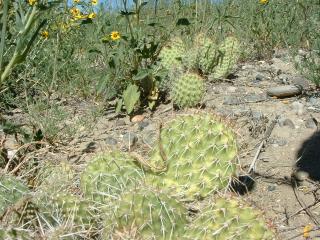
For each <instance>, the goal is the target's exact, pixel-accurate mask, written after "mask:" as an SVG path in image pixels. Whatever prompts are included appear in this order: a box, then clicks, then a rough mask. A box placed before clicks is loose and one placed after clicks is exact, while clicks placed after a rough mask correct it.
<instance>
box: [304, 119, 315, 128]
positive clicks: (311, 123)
mask: <svg viewBox="0 0 320 240" xmlns="http://www.w3.org/2000/svg"><path fill="white" fill-rule="evenodd" d="M305 126H306V128H312V129H316V128H317V124H316V123H315V121H314V120H313V118H308V119H307V120H306V121H305Z"/></svg>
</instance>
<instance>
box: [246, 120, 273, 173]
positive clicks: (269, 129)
mask: <svg viewBox="0 0 320 240" xmlns="http://www.w3.org/2000/svg"><path fill="white" fill-rule="evenodd" d="M278 118H279V115H277V116H276V117H275V118H274V119H273V121H272V122H271V124H270V126H269V127H268V129H267V130H266V132H265V134H264V137H263V138H262V141H261V143H260V145H259V147H258V150H257V152H256V154H255V155H254V158H253V160H252V162H251V164H250V167H249V170H248V174H250V173H252V171H254V170H255V167H256V162H257V160H258V158H259V155H260V152H261V149H262V147H263V146H264V145H265V144H266V142H267V140H268V138H269V137H270V135H271V133H272V130H273V129H274V126H275V125H276V123H277V121H278Z"/></svg>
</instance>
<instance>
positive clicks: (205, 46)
mask: <svg viewBox="0 0 320 240" xmlns="http://www.w3.org/2000/svg"><path fill="white" fill-rule="evenodd" d="M194 45H195V49H196V52H197V58H196V59H197V64H198V67H199V68H200V69H201V70H202V72H204V73H206V74H207V73H210V72H212V70H213V68H214V67H215V66H216V65H217V64H218V60H219V52H218V50H217V46H216V44H215V43H214V41H213V40H212V39H211V38H209V37H207V36H206V35H205V34H203V33H200V34H198V36H197V37H196V38H195V41H194Z"/></svg>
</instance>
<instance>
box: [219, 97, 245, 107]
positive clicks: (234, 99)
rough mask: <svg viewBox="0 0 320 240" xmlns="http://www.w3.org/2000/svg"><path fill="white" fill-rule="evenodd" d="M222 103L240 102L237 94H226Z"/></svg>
mask: <svg viewBox="0 0 320 240" xmlns="http://www.w3.org/2000/svg"><path fill="white" fill-rule="evenodd" d="M223 104H224V105H238V104H241V100H240V99H239V97H237V96H227V97H225V98H224V101H223Z"/></svg>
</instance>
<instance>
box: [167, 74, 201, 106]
mask: <svg viewBox="0 0 320 240" xmlns="http://www.w3.org/2000/svg"><path fill="white" fill-rule="evenodd" d="M204 93H205V90H204V81H203V79H202V78H201V77H200V76H199V75H198V74H196V73H185V74H183V75H181V76H180V77H179V78H178V79H176V80H175V81H174V83H173V86H172V93H171V94H172V99H173V102H174V103H175V104H176V105H178V106H179V107H180V108H186V107H194V106H196V105H197V104H199V103H200V101H201V100H202V98H203V95H204Z"/></svg>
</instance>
